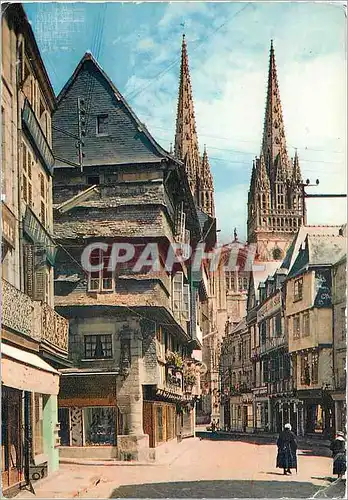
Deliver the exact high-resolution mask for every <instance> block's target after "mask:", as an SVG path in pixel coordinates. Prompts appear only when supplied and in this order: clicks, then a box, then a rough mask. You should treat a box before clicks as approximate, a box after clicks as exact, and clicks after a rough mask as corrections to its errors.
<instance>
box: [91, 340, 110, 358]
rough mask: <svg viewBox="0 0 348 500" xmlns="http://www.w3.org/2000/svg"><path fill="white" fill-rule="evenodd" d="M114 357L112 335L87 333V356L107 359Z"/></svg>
mask: <svg viewBox="0 0 348 500" xmlns="http://www.w3.org/2000/svg"><path fill="white" fill-rule="evenodd" d="M111 357H112V336H111V335H85V358H86V359H105V358H111Z"/></svg>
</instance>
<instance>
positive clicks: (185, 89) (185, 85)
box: [174, 35, 200, 197]
mask: <svg viewBox="0 0 348 500" xmlns="http://www.w3.org/2000/svg"><path fill="white" fill-rule="evenodd" d="M174 154H175V156H176V158H178V159H179V160H181V161H184V162H185V166H186V171H187V175H188V180H189V184H190V187H191V191H192V193H193V195H194V196H195V197H196V179H197V176H198V175H199V165H200V157H199V149H198V138H197V132H196V123H195V114H194V106H193V97H192V86H191V77H190V71H189V64H188V56H187V46H186V40H185V35H183V38H182V49H181V68H180V84H179V98H178V108H177V117H176V132H175V143H174Z"/></svg>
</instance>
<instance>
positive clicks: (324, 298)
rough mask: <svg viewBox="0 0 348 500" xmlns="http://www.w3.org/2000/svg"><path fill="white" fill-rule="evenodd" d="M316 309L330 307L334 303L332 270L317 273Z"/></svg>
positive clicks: (315, 285) (317, 271)
mask: <svg viewBox="0 0 348 500" xmlns="http://www.w3.org/2000/svg"><path fill="white" fill-rule="evenodd" d="M314 287H315V299H314V306H315V307H330V306H331V303H332V294H331V288H332V282H331V271H330V269H323V270H321V269H320V270H319V269H317V270H316V271H315V284H314Z"/></svg>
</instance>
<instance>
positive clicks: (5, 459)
mask: <svg viewBox="0 0 348 500" xmlns="http://www.w3.org/2000/svg"><path fill="white" fill-rule="evenodd" d="M1 351H2V358H1V378H2V401H1V406H2V443H1V447H2V486H3V492H4V494H5V495H7V494H8V492H10V491H11V490H15V489H18V488H19V487H20V486H21V484H22V483H23V482H25V483H28V481H29V480H33V479H38V478H39V477H44V476H45V475H47V474H48V473H50V472H53V471H55V470H57V468H58V464H59V456H58V444H59V443H58V439H57V438H58V435H57V394H58V391H59V373H58V372H57V371H56V370H55V369H54V368H52V367H51V366H50V365H49V364H48V363H46V362H45V361H43V360H42V359H41V358H40V357H39V356H38V355H36V354H34V353H31V352H27V351H24V350H22V349H19V348H18V347H13V346H10V345H8V344H4V343H2V344H1Z"/></svg>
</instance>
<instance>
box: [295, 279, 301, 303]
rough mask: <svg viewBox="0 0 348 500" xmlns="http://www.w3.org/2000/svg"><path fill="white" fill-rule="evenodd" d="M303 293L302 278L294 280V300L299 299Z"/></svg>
mask: <svg viewBox="0 0 348 500" xmlns="http://www.w3.org/2000/svg"><path fill="white" fill-rule="evenodd" d="M302 295H303V278H299V279H297V280H295V281H294V302H295V301H297V300H301V299H302Z"/></svg>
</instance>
